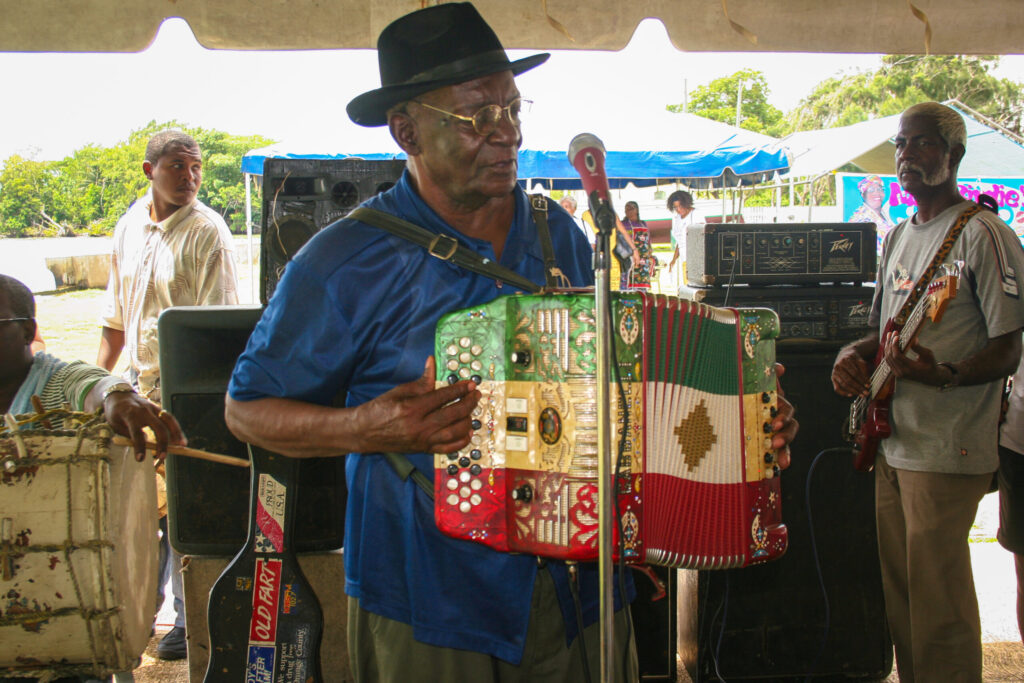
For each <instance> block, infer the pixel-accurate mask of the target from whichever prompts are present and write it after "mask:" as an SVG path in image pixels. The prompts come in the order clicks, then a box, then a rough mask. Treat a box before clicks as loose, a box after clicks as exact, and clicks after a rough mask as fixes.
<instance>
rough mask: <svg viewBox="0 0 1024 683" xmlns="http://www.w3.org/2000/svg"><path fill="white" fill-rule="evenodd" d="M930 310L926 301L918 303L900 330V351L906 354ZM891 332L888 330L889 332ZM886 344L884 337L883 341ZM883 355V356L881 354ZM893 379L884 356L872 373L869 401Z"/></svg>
mask: <svg viewBox="0 0 1024 683" xmlns="http://www.w3.org/2000/svg"><path fill="white" fill-rule="evenodd" d="M927 310H928V306H927V303H926V302H925V299H922V300H921V301H919V302H917V305H916V306H915V307H914V310H913V311H912V312H911V313H910V317H908V318H907V322H906V324H905V325H904V326H903V329H902V330H900V341H899V345H900V351H902V352H906V350H907V349H908V348H909V347H910V345H911V344H912V343H913V342H914V340H915V339H916V338H917V333H918V332H919V331H920V329H921V325H922V324H923V323H924V321H925V312H926V311H927ZM888 331H889V330H887V332H888ZM882 341H883V342H884V337H883V339H882ZM879 355H881V354H879ZM891 377H892V368H890V367H889V364H888V363H887V362H886V361H885V357H884V356H882V357H881V359H880V360H879V361H878V365H876V366H875V371H874V372H872V373H871V396H870V397H869V398H868V400H869V401H870V400H873V399H874V398H875V396H877V395H878V394H879V392H881V391H882V389H883V388H885V386H886V384H888V382H889V379H890V378H891Z"/></svg>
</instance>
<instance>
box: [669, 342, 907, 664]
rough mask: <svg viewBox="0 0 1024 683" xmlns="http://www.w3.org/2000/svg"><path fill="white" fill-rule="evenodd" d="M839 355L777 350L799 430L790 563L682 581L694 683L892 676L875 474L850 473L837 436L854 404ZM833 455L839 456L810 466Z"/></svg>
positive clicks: (681, 617) (684, 635)
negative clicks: (840, 377) (839, 390)
mask: <svg viewBox="0 0 1024 683" xmlns="http://www.w3.org/2000/svg"><path fill="white" fill-rule="evenodd" d="M838 349H839V346H838V345H833V347H832V348H831V349H828V350H824V349H822V347H821V346H820V345H818V346H814V347H809V348H808V349H806V350H800V349H794V348H788V349H786V350H782V349H781V348H779V349H777V353H778V360H779V362H781V363H782V364H783V365H785V366H786V373H785V375H784V376H783V377H782V379H781V382H782V387H783V389H784V390H785V392H786V397H787V398H788V399H789V400H790V402H792V403H793V405H794V406H796V410H797V413H796V416H797V419H798V420H799V421H800V432H799V434H797V437H796V439H795V440H794V441H793V444H792V446H791V452H792V464H791V465H790V467H789V468H788V469H786V470H785V471H783V473H782V519H783V521H784V522H785V523H786V527H787V528H788V529H789V549H788V550H787V551H786V554H785V555H783V556H782V557H781V558H780V559H778V560H776V561H774V562H769V563H766V564H763V565H758V566H755V567H747V568H744V569H733V570H726V571H700V572H698V571H680V572H678V574H679V600H678V609H679V614H678V626H677V628H678V632H679V652H680V656H681V658H682V660H683V664H684V665H685V667H686V668H687V670H688V672H689V674H690V676H691V677H692V678H693V679H694V680H695V681H718V680H719V677H721V679H723V680H728V681H733V680H771V681H780V680H783V681H784V680H790V679H792V680H807V679H818V680H822V679H835V680H850V679H854V678H862V679H870V680H881V679H884V678H885V677H886V676H888V674H889V672H890V671H891V669H892V641H891V640H890V638H889V632H888V627H887V623H886V619H885V604H884V600H883V597H882V581H881V571H880V569H879V565H878V542H877V536H876V533H875V509H874V503H875V496H874V479H873V476H874V475H872V474H865V473H862V472H857V471H855V470H854V469H853V461H852V455H851V452H850V451H849V449H848V448H847V447H846V444H845V442H844V441H843V440H842V437H841V430H842V426H843V423H844V420H845V419H846V415H847V413H848V411H849V402H848V401H847V400H846V399H844V398H842V397H840V396H837V395H836V394H835V393H834V392H833V390H832V382H831V379H830V376H831V370H832V363H833V361H834V360H835V355H836V353H837V352H838ZM830 448H839V449H842V450H841V451H833V452H826V453H825V454H823V455H822V456H821V457H820V458H819V459H817V461H815V458H816V457H817V455H818V454H819V453H821V452H822V451H826V449H830ZM819 569H820V575H821V578H820V579H819Z"/></svg>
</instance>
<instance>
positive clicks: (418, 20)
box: [346, 2, 551, 126]
mask: <svg viewBox="0 0 1024 683" xmlns="http://www.w3.org/2000/svg"><path fill="white" fill-rule="evenodd" d="M550 56H551V55H549V54H547V53H542V54H537V55H532V56H530V57H526V58H524V59H519V60H516V61H514V62H512V61H509V58H508V55H506V54H505V48H503V47H502V45H501V41H499V40H498V36H497V35H496V34H495V33H494V31H493V30H492V29H491V27H490V26H488V25H487V22H486V21H484V18H483V17H482V16H480V13H479V12H477V11H476V8H475V7H473V5H471V4H470V3H468V2H460V3H447V4H443V5H434V6H432V7H427V8H426V9H422V10H418V11H416V12H412V13H410V14H406V15H405V16H403V17H399V18H398V19H395V20H394V21H393V22H391V23H390V24H388V26H387V27H386V28H385V29H384V30H383V31H381V34H380V38H378V39H377V62H378V64H379V65H380V82H381V87H380V88H377V89H376V90H371V91H369V92H365V93H363V94H362V95H359V96H358V97H356V98H354V99H353V100H352V101H351V102H349V103H348V106H347V107H346V110H347V111H348V115H349V118H351V119H352V120H353V121H355V122H356V123H358V124H359V125H361V126H383V125H386V124H387V111H388V109H390V108H391V107H393V106H395V105H396V104H398V103H399V102H404V101H405V100H408V99H411V98H413V97H416V96H417V95H421V94H423V93H425V92H429V91H431V90H436V89H438V88H443V87H444V86H446V85H454V84H456V83H465V82H466V81H471V80H473V79H474V78H480V77H481V76H488V75H490V74H493V73H497V72H499V71H507V70H511V71H512V73H513V74H514V75H517V76H518V75H519V74H521V73H523V72H524V71H528V70H529V69H532V68H533V67H535V66H537V65H538V64H543V63H544V62H545V61H547V58H548V57H550Z"/></svg>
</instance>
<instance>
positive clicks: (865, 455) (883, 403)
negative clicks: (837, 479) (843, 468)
mask: <svg viewBox="0 0 1024 683" xmlns="http://www.w3.org/2000/svg"><path fill="white" fill-rule="evenodd" d="M891 434H892V426H890V424H889V398H884V399H876V400H874V401H872V402H871V403H869V404H868V408H867V413H866V414H865V418H864V424H863V425H861V428H860V431H859V432H857V436H856V437H855V438H854V452H853V468H854V469H855V470H857V471H858V472H870V471H871V470H873V469H874V468H875V456H876V455H877V454H878V443H879V442H880V441H881V440H882V439H887V438H889V436H890V435H891Z"/></svg>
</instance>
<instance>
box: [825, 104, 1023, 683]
mask: <svg viewBox="0 0 1024 683" xmlns="http://www.w3.org/2000/svg"><path fill="white" fill-rule="evenodd" d="M966 139H967V133H966V128H965V125H964V121H963V119H962V118H961V116H960V115H959V114H958V113H957V112H956V111H955V110H953V109H951V108H949V107H946V106H944V105H941V104H938V103H936V102H926V103H922V104H917V105H914V106H913V107H910V108H909V109H907V110H906V111H905V112H903V115H902V116H901V117H900V123H899V128H898V131H897V134H896V138H895V143H896V158H895V161H896V175H897V177H898V179H899V183H900V185H901V187H902V188H903V189H904V191H906V192H908V193H909V194H911V195H912V196H913V197H914V200H915V201H916V203H917V213H916V215H913V216H911V217H910V218H908V219H906V220H905V221H903V222H902V223H901V224H900V225H898V226H897V227H896V228H894V229H893V230H892V231H891V232H890V233H889V234H888V235H887V236H886V239H885V243H884V245H883V251H882V259H881V262H880V264H879V265H880V267H879V271H878V272H879V279H878V282H877V286H876V292H875V299H874V302H873V306H872V312H871V317H870V319H869V322H870V323H871V325H872V326H876V327H877V328H878V330H879V331H878V332H874V333H872V334H870V335H868V336H867V337H865V338H863V339H860V340H858V341H856V342H854V343H852V344H849V345H848V346H845V347H844V348H843V349H842V350H840V352H839V354H838V356H837V358H836V361H835V365H834V367H833V369H832V383H833V386H834V388H835V391H836V392H837V393H838V394H840V395H842V396H846V397H851V398H852V397H856V396H858V395H860V396H865V397H870V396H871V393H872V389H871V386H870V384H869V377H870V374H871V372H872V370H873V368H874V366H877V365H878V364H879V363H883V362H884V363H887V364H888V365H889V368H890V369H891V374H892V375H894V376H895V378H896V380H895V385H894V388H893V391H892V395H891V405H890V406H889V412H888V423H889V426H890V427H891V435H890V436H889V437H888V438H885V439H882V440H881V443H880V448H879V452H878V456H877V459H876V461H875V495H876V523H877V526H878V546H879V559H880V562H881V568H882V587H883V591H884V595H885V606H886V613H887V617H888V622H889V628H890V630H891V632H892V637H893V642H894V644H895V647H896V665H897V669H898V671H899V678H900V681H901V683H913V682H914V681H918V682H926V681H927V682H930V681H978V682H980V681H981V624H980V619H979V616H978V602H977V596H976V595H975V592H974V588H973V587H974V583H973V576H972V572H971V558H970V551H969V548H968V544H967V538H968V533H969V531H970V528H971V524H972V523H973V522H974V518H975V516H976V514H977V507H978V503H979V501H980V500H981V498H982V497H983V496H984V495H985V494H986V493H987V492H988V490H989V485H990V483H991V481H992V473H993V472H994V471H995V470H996V468H997V466H998V464H999V459H998V450H997V438H998V426H997V423H998V419H999V408H1000V400H1001V387H1002V385H1003V378H1005V377H1006V376H1008V375H1010V374H1012V373H1013V371H1014V369H1015V368H1016V367H1017V362H1018V360H1019V359H1020V357H1021V328H1022V327H1024V306H1022V302H1021V299H1020V292H1019V290H1018V286H1019V285H1018V282H1017V278H1016V274H1017V273H1019V272H1022V269H1024V250H1022V249H1021V244H1020V242H1019V241H1018V239H1017V237H1016V236H1015V235H1014V233H1013V232H1012V231H1011V230H1010V229H1009V227H1007V225H1006V224H1005V223H1003V222H1002V221H1001V220H999V218H998V217H997V216H996V215H995V214H994V213H992V212H991V211H987V210H982V211H980V212H978V213H975V214H974V215H973V216H971V217H970V219H969V220H967V221H966V222H965V223H964V222H963V221H958V219H959V218H960V216H961V215H962V214H964V213H965V212H967V211H972V210H974V211H976V210H977V209H976V207H977V205H976V204H975V203H974V202H970V201H967V200H965V199H964V197H962V196H961V195H960V192H959V189H958V186H957V180H956V174H957V168H958V167H959V165H960V161H961V159H962V158H963V156H964V152H965V150H966ZM958 222H960V223H963V227H962V232H959V234H958V236H957V233H956V231H955V230H954V228H955V226H956V224H957V223H958ZM953 240H955V241H953ZM949 242H952V246H951V248H949V249H948V253H947V254H945V255H944V258H943V255H942V254H941V253H940V249H941V248H942V247H943V243H946V247H949ZM933 260H941V261H944V262H945V263H953V262H963V265H962V272H961V276H960V286H959V291H958V293H957V295H956V296H955V297H954V298H953V299H951V300H950V301H949V302H948V305H947V307H946V309H945V311H944V314H943V315H942V317H941V319H938V321H937V322H935V323H934V324H932V323H926V324H925V325H923V326H922V327H921V328H920V330H919V334H918V337H917V339H916V340H914V341H911V342H910V343H909V344H906V345H904V346H905V347H907V348H904V349H903V350H902V351H901V346H900V343H899V341H900V340H899V331H898V323H897V327H896V328H895V329H894V327H893V325H892V324H891V322H890V321H892V320H893V318H896V317H897V314H898V313H899V312H900V310H901V309H902V308H903V307H904V304H905V302H906V301H907V300H908V298H911V299H913V298H914V297H912V296H911V293H912V291H913V290H915V289H916V288H917V286H919V285H920V286H924V287H927V285H928V284H929V283H927V282H924V283H920V282H919V280H921V279H922V274H924V273H925V271H926V270H928V268H929V265H930V264H931V263H932V262H933ZM940 273H941V270H940ZM929 279H930V278H929ZM876 389H877V387H876ZM875 393H876V394H877V393H881V392H877V391H876V392H875ZM882 414H883V415H884V412H883V413H882Z"/></svg>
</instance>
